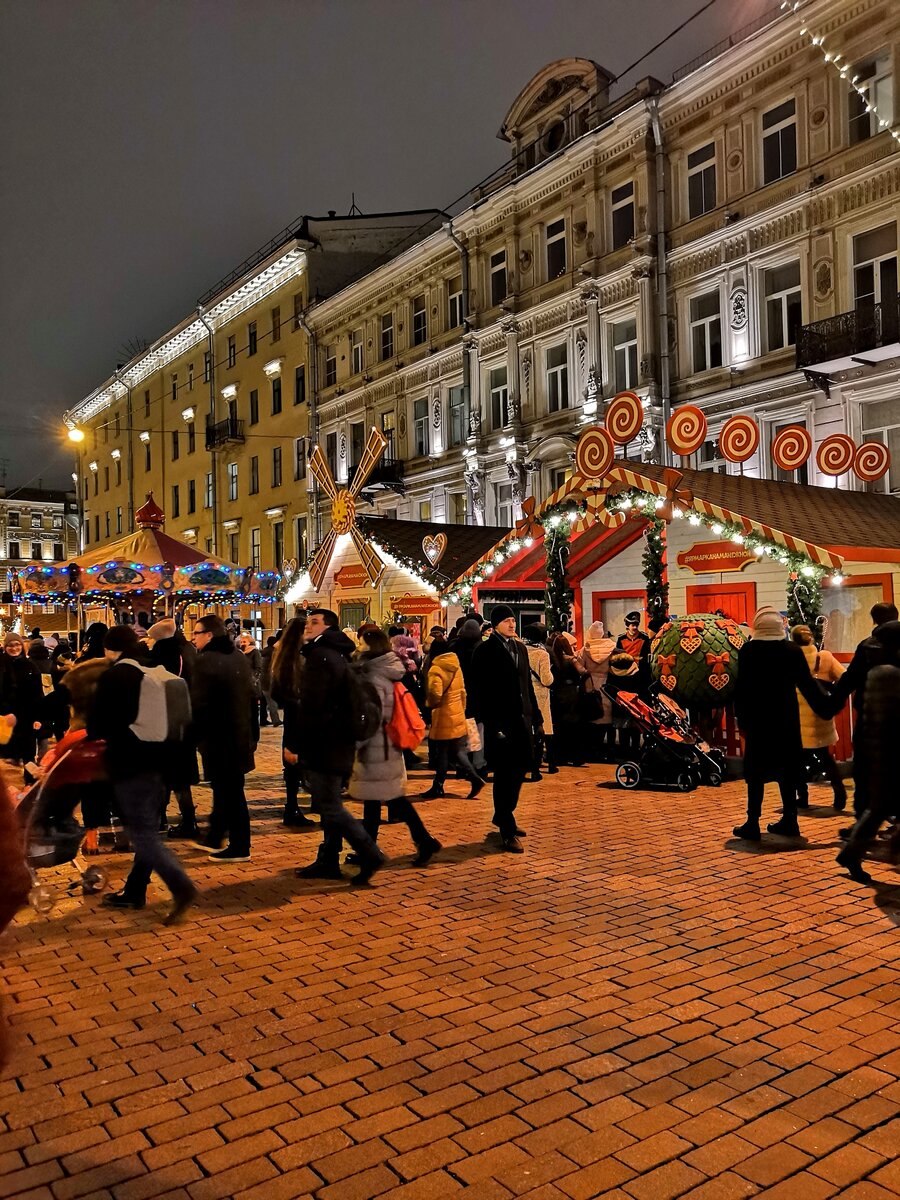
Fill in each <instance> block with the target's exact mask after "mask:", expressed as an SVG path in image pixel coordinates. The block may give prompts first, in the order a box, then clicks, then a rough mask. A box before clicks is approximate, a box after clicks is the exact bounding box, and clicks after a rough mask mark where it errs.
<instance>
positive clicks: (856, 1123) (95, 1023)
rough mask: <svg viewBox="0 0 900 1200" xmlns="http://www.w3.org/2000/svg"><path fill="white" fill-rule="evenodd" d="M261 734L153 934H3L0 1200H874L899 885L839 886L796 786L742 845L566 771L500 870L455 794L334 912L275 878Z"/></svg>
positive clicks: (289, 877) (894, 1017) (301, 837)
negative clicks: (836, 1199) (418, 849)
mask: <svg viewBox="0 0 900 1200" xmlns="http://www.w3.org/2000/svg"><path fill="white" fill-rule="evenodd" d="M264 736H265V738H266V741H265V745H264V751H263V753H262V754H261V761H262V770H261V771H260V772H259V773H258V774H257V775H256V776H255V777H254V781H253V789H252V791H253V807H254V812H255V822H254V824H255V835H256V836H255V844H254V854H253V861H252V862H251V863H248V864H239V865H233V866H225V865H224V864H221V865H217V866H213V865H211V864H209V863H208V862H207V860H206V858H205V857H204V856H203V855H202V854H201V853H200V852H199V851H197V850H192V849H187V848H185V849H184V850H183V854H184V857H185V859H186V860H187V861H188V862H189V864H190V869H191V871H192V872H193V873H194V875H195V877H196V879H197V881H198V882H199V883H200V884H201V885H202V887H203V888H204V894H203V898H202V902H201V905H200V907H199V908H198V909H197V911H196V915H195V916H194V917H193V919H191V920H190V921H189V922H188V923H187V924H186V925H185V926H183V927H182V928H180V929H177V930H165V929H163V928H162V927H161V925H160V918H161V916H162V915H163V914H164V912H165V907H166V906H165V904H164V897H163V894H162V893H161V892H159V891H157V892H154V893H153V894H152V895H151V901H152V902H151V903H150V904H148V907H147V908H146V909H144V910H143V911H142V912H138V913H131V912H115V913H110V912H106V911H104V910H101V909H100V908H99V906H98V901H97V899H96V898H95V897H88V898H82V897H81V896H80V895H77V896H74V897H71V898H69V897H68V896H66V895H65V893H63V895H62V897H61V900H60V902H59V904H58V905H57V907H56V908H55V909H54V911H53V912H52V913H50V914H49V915H48V916H43V917H41V916H37V915H35V914H32V913H30V912H29V913H25V914H23V915H22V916H20V918H19V919H18V921H17V923H16V925H15V926H14V928H13V930H12V931H11V933H10V934H9V935H8V937H7V941H6V944H5V946H4V951H3V958H4V965H5V967H6V971H5V979H6V984H5V986H6V990H7V992H8V994H9V1001H8V1009H9V1012H10V1017H11V1022H12V1026H13V1035H14V1057H13V1061H12V1063H11V1065H10V1068H9V1071H8V1072H7V1075H6V1076H5V1077H4V1079H3V1080H2V1081H0V1197H15V1198H16V1200H74V1198H75V1197H79V1196H83V1197H90V1198H92V1200H99V1198H108V1197H114V1198H115V1200H149V1198H151V1197H162V1196H165V1197H188V1198H189V1200H214V1198H216V1197H229V1198H231V1197H241V1200H251V1198H257V1197H258V1198H259V1200H279V1198H289V1200H290V1198H297V1197H306V1196H315V1197H316V1198H317V1200H332V1198H333V1200H368V1198H370V1197H376V1196H379V1197H381V1196H384V1197H390V1198H391V1200H401V1198H402V1200H432V1198H433V1200H443V1198H444V1197H446V1196H450V1195H452V1194H454V1193H456V1192H463V1191H468V1192H469V1194H470V1196H471V1197H473V1198H479V1200H505V1198H507V1197H510V1196H527V1197H529V1200H588V1198H589V1197H596V1196H606V1197H610V1198H613V1197H615V1198H616V1200H628V1198H630V1200H668V1198H670V1197H676V1196H682V1195H688V1196H691V1197H697V1198H698V1200H700V1198H702V1200H732V1198H737V1197H744V1196H755V1195H758V1196H766V1197H772V1198H776V1197H777V1198H782V1197H783V1198H784V1200H820V1198H822V1197H830V1196H841V1197H845V1198H847V1200H880V1198H883V1197H888V1196H897V1195H900V1082H898V1077H900V969H898V965H897V946H898V940H900V929H898V925H900V874H898V873H897V872H896V871H894V870H893V869H892V868H891V867H890V866H888V865H887V864H886V863H884V862H876V863H875V864H874V865H873V868H872V870H873V873H874V874H875V876H876V878H877V881H878V886H877V888H874V889H873V888H861V887H859V886H857V885H856V884H853V883H851V882H850V881H849V879H847V878H846V877H845V876H842V875H841V873H840V872H839V871H838V869H837V868H836V866H835V864H834V852H835V836H836V830H837V827H838V825H840V824H841V818H839V817H838V816H837V815H836V814H834V813H833V812H832V810H831V809H830V808H828V807H825V803H824V802H825V799H826V794H825V793H824V792H823V791H821V790H820V789H815V791H814V796H813V799H814V807H813V808H812V809H811V810H810V813H809V815H808V816H807V817H805V818H803V820H802V824H803V827H804V829H805V831H806V834H807V838H808V841H806V842H805V843H802V844H799V845H796V846H795V845H792V844H790V843H781V844H776V839H774V838H770V839H766V841H765V842H764V843H763V845H762V847H761V848H759V849H753V848H746V847H743V846H740V845H738V844H736V843H734V842H732V841H730V840H729V831H730V828H731V825H732V824H733V823H734V822H735V819H736V818H739V817H740V815H741V797H742V789H741V788H740V787H739V786H737V785H728V786H726V787H724V788H722V789H720V790H718V791H714V790H712V789H703V790H701V791H698V792H696V793H693V794H691V795H687V796H684V795H681V794H677V793H674V792H672V793H663V792H655V793H654V792H644V793H637V794H635V793H627V792H623V791H621V790H620V789H618V788H616V787H615V786H614V784H612V782H611V774H612V772H611V769H610V768H609V767H593V768H588V769H586V770H584V771H578V772H576V771H573V770H567V771H564V772H562V773H561V774H560V775H558V776H556V777H555V778H545V780H544V781H543V782H542V783H541V784H538V785H533V786H529V787H526V789H525V792H524V799H523V802H522V804H521V807H520V813H519V817H520V822H521V824H522V825H523V826H524V827H525V829H526V830H527V833H528V837H527V840H526V845H527V852H526V854H525V855H523V856H513V855H504V854H500V853H497V852H496V847H497V844H496V841H495V839H494V838H492V837H488V838H485V834H486V831H487V830H488V829H489V828H490V826H489V817H490V803H489V800H486V798H485V796H487V795H489V793H486V794H485V795H484V796H482V797H481V798H479V799H478V800H476V801H472V802H467V801H465V800H464V799H462V798H461V797H462V796H463V795H464V794H465V791H466V788H465V787H464V786H463V785H462V784H456V785H453V786H452V789H451V790H452V791H454V792H455V793H456V798H453V799H450V798H448V799H447V800H446V801H440V802H433V803H430V804H423V805H422V808H421V811H422V813H423V815H424V816H425V819H426V821H427V823H428V824H429V826H430V827H431V828H432V830H433V832H434V833H435V834H437V835H438V836H439V837H440V838H441V840H442V841H443V842H444V843H445V845H446V846H447V849H446V850H445V851H444V852H443V853H442V854H441V855H440V856H439V857H438V858H437V859H436V860H435V861H434V862H433V863H432V864H431V865H430V866H429V867H428V868H427V869H425V870H416V869H414V868H411V867H410V865H409V863H410V847H409V843H408V840H407V834H406V830H405V828H403V827H397V826H390V827H387V828H384V829H383V831H382V840H383V844H384V846H385V848H386V849H387V850H388V852H389V853H390V854H391V855H392V856H393V858H394V862H393V864H392V868H391V869H390V870H386V871H384V872H383V873H382V874H381V875H379V876H378V878H377V880H376V882H375V885H374V886H373V887H372V888H371V889H368V890H361V891H359V892H357V891H353V890H351V889H349V888H348V887H347V885H345V884H339V883H318V884H315V883H304V882H301V881H300V880H297V879H296V878H295V877H294V874H293V870H292V868H293V867H295V866H296V865H298V864H301V863H303V862H306V861H308V860H309V859H310V858H311V857H312V854H313V851H314V847H315V845H316V844H317V841H318V838H317V835H316V834H315V833H307V832H287V831H284V830H282V828H281V826H280V825H279V824H278V801H279V796H280V791H279V780H278V777H277V775H276V765H277V751H276V735H275V734H274V733H273V731H266V734H265V735H264ZM598 784H599V786H597V785H598ZM411 790H415V789H412V788H411ZM419 790H420V789H419ZM199 796H200V801H201V805H203V804H205V803H207V802H208V799H207V798H208V793H206V791H205V790H203V789H200V791H199ZM817 798H818V799H820V800H821V802H822V803H821V806H819V807H816V806H815V800H816V799H817ZM767 802H768V804H769V806H770V808H772V807H774V799H773V798H772V797H768V800H767ZM769 819H772V818H771V817H769ZM102 861H103V862H104V863H105V865H111V866H112V867H113V868H114V870H113V876H114V881H117V880H118V879H119V878H120V876H121V868H122V867H123V866H124V864H125V861H126V860H125V859H124V858H123V857H122V856H121V855H118V856H109V857H108V858H107V859H104V860H102ZM55 874H57V875H58V876H60V882H62V883H64V882H65V881H66V880H67V879H70V878H72V872H71V870H70V869H69V868H64V869H61V870H60V872H56V873H55Z"/></svg>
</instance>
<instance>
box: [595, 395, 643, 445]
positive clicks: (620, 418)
mask: <svg viewBox="0 0 900 1200" xmlns="http://www.w3.org/2000/svg"><path fill="white" fill-rule="evenodd" d="M603 420H604V423H605V424H606V428H607V429H608V430H609V432H610V435H611V437H612V440H613V441H614V442H618V444H619V445H620V446H627V445H628V443H629V442H631V441H633V440H634V439H635V438H636V437H637V435H638V434H639V433H640V431H641V426H642V425H643V423H644V406H643V404H641V401H640V397H639V396H636V395H635V394H634V392H619V394H618V395H617V396H613V398H612V400H610V402H609V407H608V408H607V410H606V416H605V417H604V418H603Z"/></svg>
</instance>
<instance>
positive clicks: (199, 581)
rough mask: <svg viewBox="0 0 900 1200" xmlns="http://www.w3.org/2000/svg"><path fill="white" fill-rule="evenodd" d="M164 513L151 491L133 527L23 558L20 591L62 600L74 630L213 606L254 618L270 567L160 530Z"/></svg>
mask: <svg viewBox="0 0 900 1200" xmlns="http://www.w3.org/2000/svg"><path fill="white" fill-rule="evenodd" d="M164 524H165V513H164V512H163V511H162V509H161V508H160V507H159V505H157V504H156V502H155V501H154V499H153V496H152V495H149V496H148V497H147V502H146V503H145V504H144V505H142V507H141V508H139V509H138V511H137V512H136V513H135V525H136V529H135V531H134V533H131V534H127V535H126V536H124V537H122V538H120V539H119V540H118V541H115V542H113V543H111V544H110V545H106V546H102V547H98V548H97V549H96V550H92V551H88V552H86V553H84V554H82V555H80V556H79V557H78V558H76V559H73V560H72V561H71V562H69V563H54V564H53V565H52V566H51V565H47V564H42V563H27V564H26V565H25V566H24V567H23V568H22V569H21V570H20V571H19V573H18V588H19V596H20V597H21V600H22V602H23V603H26V604H31V605H43V604H66V605H67V606H68V611H69V613H70V617H71V624H72V627H74V628H82V627H83V626H84V625H85V624H86V623H89V622H90V621H92V620H98V621H105V622H106V623H107V624H115V623H117V622H125V623H131V622H134V623H135V624H140V625H145V626H146V625H150V624H152V623H153V621H155V620H157V619H158V618H159V617H162V616H175V617H176V618H178V619H179V620H184V619H187V620H188V621H189V620H190V619H191V618H192V617H199V616H200V615H201V614H202V613H203V612H208V611H217V612H220V613H221V614H222V615H225V616H237V617H238V618H239V619H240V618H244V619H253V617H254V615H255V614H256V613H257V612H259V611H260V606H261V605H267V604H271V603H272V602H273V601H275V600H277V599H278V598H279V589H280V587H281V576H280V575H279V574H278V573H277V572H274V571H262V572H261V571H254V570H252V569H250V568H244V567H239V566H235V565H234V564H231V563H226V562H222V561H221V560H219V559H217V558H213V557H211V556H210V555H208V554H203V553H201V552H200V551H199V550H196V549H195V548H194V547H193V546H189V545H188V544H187V543H186V542H182V541H180V540H179V539H177V538H173V537H170V536H169V535H168V534H167V533H164V532H163V526H164Z"/></svg>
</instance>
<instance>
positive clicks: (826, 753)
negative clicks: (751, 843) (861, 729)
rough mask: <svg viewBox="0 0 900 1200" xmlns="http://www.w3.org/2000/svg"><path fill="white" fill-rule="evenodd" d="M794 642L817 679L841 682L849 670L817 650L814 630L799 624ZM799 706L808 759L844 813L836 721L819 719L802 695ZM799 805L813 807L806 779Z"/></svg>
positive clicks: (799, 794) (824, 681)
mask: <svg viewBox="0 0 900 1200" xmlns="http://www.w3.org/2000/svg"><path fill="white" fill-rule="evenodd" d="M791 639H792V641H794V642H796V644H797V645H798V646H799V647H800V649H801V650H802V651H803V656H804V658H805V659H806V662H807V665H808V666H809V672H810V674H811V675H812V677H813V679H819V680H821V681H822V683H825V684H834V683H837V681H838V680H839V679H840V677H841V676H842V675H843V673H844V670H845V668H844V666H843V664H842V663H839V662H838V660H837V659H836V658H835V657H834V655H833V654H831V653H830V652H829V651H828V650H819V649H817V648H816V643H815V639H814V638H813V635H812V630H811V629H810V628H809V626H808V625H795V626H794V628H793V629H792V630H791ZM797 703H798V704H799V706H800V736H801V737H802V739H803V749H804V750H805V751H806V757H807V758H810V759H812V760H813V763H814V764H815V765H816V766H818V767H820V768H821V772H822V774H823V775H824V776H825V778H826V779H827V780H828V782H829V783H830V784H831V788H832V791H833V792H834V807H835V809H836V810H837V811H838V812H841V811H842V810H843V809H844V807H845V806H846V804H847V789H846V788H845V787H844V781H843V779H841V775H840V772H839V771H838V768H837V763H836V762H835V761H834V759H833V758H832V757H831V751H830V750H829V749H828V747H829V746H833V745H834V744H835V742H836V741H837V740H838V739H837V730H836V729H835V727H834V719H833V718H830V719H828V720H826V719H825V718H823V717H817V716H816V714H815V713H814V712H813V710H812V709H811V708H810V707H809V705H808V704H807V703H806V701H805V700H804V699H803V697H802V696H801V695H800V693H799V692H798V693H797ZM797 806H798V808H808V807H809V789H808V788H807V786H806V781H805V780H804V782H803V783H801V784H800V786H799V787H798V789H797Z"/></svg>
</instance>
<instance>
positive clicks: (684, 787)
mask: <svg viewBox="0 0 900 1200" xmlns="http://www.w3.org/2000/svg"><path fill="white" fill-rule="evenodd" d="M675 786H676V787H677V788H678V790H679V791H680V792H692V791H693V790H694V788H695V787H696V786H697V780H696V779H695V777H694V776H693V775H692V774H691V772H690V771H682V772H681V774H680V775H679V776H678V778H677V779H676V780H675Z"/></svg>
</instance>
